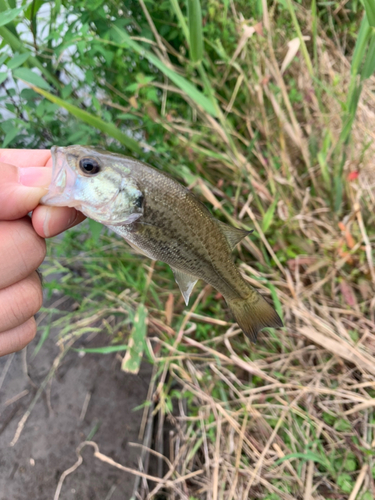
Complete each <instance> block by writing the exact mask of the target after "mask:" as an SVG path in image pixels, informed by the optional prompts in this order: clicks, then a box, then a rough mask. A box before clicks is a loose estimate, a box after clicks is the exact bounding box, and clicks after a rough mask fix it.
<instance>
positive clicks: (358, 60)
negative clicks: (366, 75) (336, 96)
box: [350, 16, 371, 75]
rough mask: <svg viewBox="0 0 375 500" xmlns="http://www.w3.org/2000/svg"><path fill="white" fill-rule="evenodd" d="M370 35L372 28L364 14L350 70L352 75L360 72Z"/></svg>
mask: <svg viewBox="0 0 375 500" xmlns="http://www.w3.org/2000/svg"><path fill="white" fill-rule="evenodd" d="M370 36H371V28H370V26H369V23H368V19H367V16H363V18H362V22H361V27H360V28H359V33H358V37H357V41H356V42H355V47H354V53H353V57H352V64H351V67H350V72H351V74H352V75H357V74H358V72H359V69H360V67H361V64H362V62H363V60H364V58H365V53H366V48H367V42H368V40H369V38H370Z"/></svg>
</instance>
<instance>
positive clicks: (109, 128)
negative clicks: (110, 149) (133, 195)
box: [16, 70, 142, 154]
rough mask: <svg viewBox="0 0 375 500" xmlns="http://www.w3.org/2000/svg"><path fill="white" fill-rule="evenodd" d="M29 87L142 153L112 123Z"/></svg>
mask: <svg viewBox="0 0 375 500" xmlns="http://www.w3.org/2000/svg"><path fill="white" fill-rule="evenodd" d="M16 71H17V70H16ZM31 88H32V89H33V90H35V92H38V94H40V95H42V96H44V97H45V98H47V99H48V100H49V101H51V102H54V103H55V104H58V105H59V106H61V107H62V108H64V109H66V110H67V111H69V113H71V114H72V115H73V116H75V117H76V118H78V119H79V120H81V121H83V122H85V123H88V124H89V125H91V126H92V127H94V128H97V129H99V130H101V131H102V132H104V133H105V134H107V135H109V136H110V137H113V138H114V139H116V140H117V141H119V142H120V143H121V144H123V145H124V146H126V147H127V148H129V149H130V150H131V151H134V152H135V153H138V154H140V153H142V150H141V148H140V146H139V145H138V143H137V141H135V140H134V139H132V138H131V137H128V136H127V135H126V134H124V133H123V132H121V131H120V130H119V129H118V128H117V127H115V125H112V123H107V122H105V121H104V120H102V119H101V118H99V117H97V116H94V115H92V114H91V113H88V112H87V111H84V110H83V109H81V108H78V107H77V106H75V105H74V104H70V103H69V102H67V101H64V100H63V99H60V98H59V97H57V96H55V95H53V94H51V93H50V92H46V91H45V90H42V89H41V88H39V87H36V86H34V85H31Z"/></svg>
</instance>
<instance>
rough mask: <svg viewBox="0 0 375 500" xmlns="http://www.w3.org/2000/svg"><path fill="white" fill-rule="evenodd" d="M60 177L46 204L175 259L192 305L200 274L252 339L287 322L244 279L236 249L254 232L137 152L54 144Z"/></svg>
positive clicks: (173, 262) (172, 261)
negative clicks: (219, 213)
mask: <svg viewBox="0 0 375 500" xmlns="http://www.w3.org/2000/svg"><path fill="white" fill-rule="evenodd" d="M52 156H53V160H54V167H53V178H52V183H51V186H50V188H49V193H48V194H47V195H46V196H44V197H43V198H42V203H43V204H47V205H54V206H74V207H76V208H77V209H78V210H81V211H82V212H83V213H85V214H86V215H87V216H89V217H91V218H93V219H95V220H97V221H99V222H102V223H103V224H105V225H107V226H108V227H109V228H111V229H112V230H113V231H115V232H116V233H117V234H119V235H120V236H122V237H123V238H124V239H125V240H126V241H127V242H128V243H129V244H130V245H131V246H132V247H133V248H135V249H137V250H138V251H140V252H141V253H143V254H144V255H146V256H147V257H149V258H150V259H153V260H160V261H162V262H165V263H167V264H169V265H170V267H171V268H172V270H173V273H174V276H175V280H176V282H177V283H178V285H179V287H180V290H181V292H182V295H183V297H184V299H185V302H186V304H187V303H188V300H189V296H190V294H191V291H192V289H193V287H194V285H195V283H196V282H197V280H198V279H203V280H204V281H206V282H207V283H209V284H210V285H212V286H213V287H214V288H216V289H217V290H218V291H219V292H220V293H221V294H222V295H223V296H224V298H225V300H226V302H227V303H228V305H229V307H230V308H231V310H232V312H233V313H234V316H235V318H236V321H237V323H238V324H239V326H240V327H241V329H242V330H243V331H244V333H245V334H246V335H248V336H249V337H250V338H251V339H252V340H254V341H255V339H256V336H257V333H258V331H259V330H261V329H262V328H264V327H280V326H282V322H281V320H280V318H279V316H278V315H277V313H276V311H275V310H274V309H273V308H272V306H270V305H269V304H268V302H267V301H266V300H265V299H264V298H263V297H262V296H261V295H260V294H259V293H258V292H257V291H256V290H255V289H253V288H252V287H250V286H249V285H248V284H247V283H246V282H245V280H244V279H243V278H242V276H241V274H240V272H239V271H238V269H237V268H236V266H235V265H234V262H233V259H232V255H231V252H232V250H233V248H234V246H235V245H236V244H237V243H238V242H239V241H240V240H241V239H242V238H244V237H245V236H247V235H248V234H249V232H248V231H243V230H240V229H236V228H233V227H230V226H228V225H226V224H224V223H222V222H220V221H218V220H217V219H215V218H214V217H213V216H212V215H211V213H210V212H209V210H208V209H207V208H206V207H205V206H204V205H203V204H202V203H201V202H200V201H199V200H198V199H197V198H196V197H195V196H194V195H193V194H192V193H191V192H190V191H189V190H188V189H186V188H185V187H184V186H182V185H181V184H180V183H179V182H177V181H176V180H175V179H173V178H172V177H171V176H169V175H167V174H165V173H163V172H161V171H159V170H157V169H155V168H153V167H151V166H149V165H147V164H145V163H143V162H140V161H138V160H135V159H133V158H129V157H126V156H122V155H118V154H114V153H110V152H106V151H103V150H98V149H95V148H91V147H84V146H69V147H66V148H61V147H58V148H57V147H54V148H52Z"/></svg>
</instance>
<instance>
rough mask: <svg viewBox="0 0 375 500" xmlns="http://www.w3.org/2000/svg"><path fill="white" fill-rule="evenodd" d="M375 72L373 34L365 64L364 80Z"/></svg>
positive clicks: (374, 38)
mask: <svg viewBox="0 0 375 500" xmlns="http://www.w3.org/2000/svg"><path fill="white" fill-rule="evenodd" d="M374 71H375V34H374V33H373V34H372V36H371V40H370V46H369V48H368V51H367V54H366V60H365V64H364V65H363V68H362V74H361V77H362V80H366V78H370V76H372V75H373V74H374Z"/></svg>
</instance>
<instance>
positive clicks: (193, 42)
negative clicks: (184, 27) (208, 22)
mask: <svg viewBox="0 0 375 500" xmlns="http://www.w3.org/2000/svg"><path fill="white" fill-rule="evenodd" d="M188 17H189V38H190V59H191V60H192V61H193V62H194V63H197V62H199V61H201V60H202V58H203V35H202V10H201V4H200V1H199V0H188Z"/></svg>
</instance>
